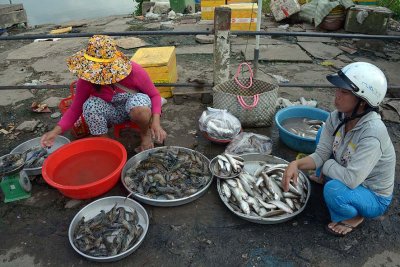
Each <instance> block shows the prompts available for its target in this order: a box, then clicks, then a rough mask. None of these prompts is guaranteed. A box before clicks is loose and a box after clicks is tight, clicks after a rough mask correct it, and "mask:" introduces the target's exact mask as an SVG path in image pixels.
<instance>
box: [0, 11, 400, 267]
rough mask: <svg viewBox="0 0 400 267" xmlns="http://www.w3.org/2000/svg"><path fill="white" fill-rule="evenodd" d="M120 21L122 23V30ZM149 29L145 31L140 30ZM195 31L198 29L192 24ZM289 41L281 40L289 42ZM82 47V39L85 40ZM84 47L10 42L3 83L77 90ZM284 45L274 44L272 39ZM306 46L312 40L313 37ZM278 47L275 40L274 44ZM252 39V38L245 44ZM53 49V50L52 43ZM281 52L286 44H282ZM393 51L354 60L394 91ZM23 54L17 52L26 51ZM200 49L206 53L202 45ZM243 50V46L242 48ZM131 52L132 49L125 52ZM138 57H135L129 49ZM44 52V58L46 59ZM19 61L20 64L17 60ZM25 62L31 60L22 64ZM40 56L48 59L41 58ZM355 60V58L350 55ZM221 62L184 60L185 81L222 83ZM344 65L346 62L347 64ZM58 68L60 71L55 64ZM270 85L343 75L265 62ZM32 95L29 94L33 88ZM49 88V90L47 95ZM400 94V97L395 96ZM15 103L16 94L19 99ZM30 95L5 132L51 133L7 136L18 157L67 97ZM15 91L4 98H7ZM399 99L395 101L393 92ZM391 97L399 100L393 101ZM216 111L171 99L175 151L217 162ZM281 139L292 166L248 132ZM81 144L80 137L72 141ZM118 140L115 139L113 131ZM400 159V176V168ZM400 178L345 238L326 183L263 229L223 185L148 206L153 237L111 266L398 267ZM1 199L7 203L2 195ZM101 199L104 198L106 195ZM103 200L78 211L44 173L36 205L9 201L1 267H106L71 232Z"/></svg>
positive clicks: (110, 22) (327, 99) (311, 94)
mask: <svg viewBox="0 0 400 267" xmlns="http://www.w3.org/2000/svg"><path fill="white" fill-rule="evenodd" d="M128 20H131V18H119V19H117V20H115V21H114V18H111V19H110V18H105V19H104V20H95V21H93V22H91V23H89V24H88V26H87V27H86V28H85V29H84V31H86V32H96V31H100V32H101V31H104V32H107V31H110V32H112V31H124V30H126V29H127V28H128V27H129V25H127V24H126V21H128ZM114 22H115V23H114ZM139 26H140V27H143V25H142V24H140V25H139ZM189 27H194V26H193V25H189ZM52 28H53V26H51V25H50V26H48V27H47V28H46V27H42V28H38V29H33V31H32V32H36V33H46V32H48V31H49V30H50V29H52ZM131 30H132V29H131ZM280 40H281V39H280ZM78 41H79V40H78ZM78 41H72V42H71V41H66V42H59V44H58V45H55V47H56V48H57V49H55V48H54V49H53V50H51V49H47V50H46V49H45V47H46V46H47V45H49V44H48V43H45V44H43V46H42V47H39V49H38V50H33V49H28V48H27V47H25V48H22V47H24V46H27V45H29V44H30V43H31V42H30V41H13V42H11V43H10V42H8V41H7V42H6V41H2V42H0V59H2V61H1V62H0V83H1V84H2V85H13V84H23V83H25V82H32V81H33V80H34V79H44V80H47V81H48V82H54V83H55V84H67V83H69V82H71V80H72V76H71V74H70V73H69V72H68V70H67V69H66V66H65V64H64V60H65V57H66V56H68V55H70V54H71V53H72V52H74V51H76V49H77V47H78V46H80V44H79V42H80V41H79V42H78ZM146 41H148V42H149V43H151V44H153V45H176V46H177V47H178V48H180V43H181V44H183V45H192V44H194V43H195V41H194V39H193V38H192V39H190V38H187V37H180V38H178V37H174V38H171V37H165V38H161V39H160V38H155V37H149V38H147V39H146ZM272 41H274V40H272ZM303 41H304V40H303ZM274 42H275V41H274ZM246 43H247V40H244V44H246ZM49 46H50V45H49ZM278 46H280V44H278ZM387 46H388V47H387V48H389V49H388V51H386V52H387V54H385V55H381V54H380V53H375V52H376V51H375V52H368V51H367V52H365V51H364V50H359V51H358V52H357V53H356V54H355V55H354V56H353V55H352V56H351V60H350V61H353V60H354V61H360V60H362V61H368V62H374V63H376V64H377V65H378V66H380V67H381V68H383V69H384V71H385V73H387V74H388V77H389V80H390V83H391V84H394V85H398V84H399V77H400V76H398V66H399V61H398V58H399V56H398V43H397V42H396V43H389V44H387ZM20 48H22V49H21V50H19V52H16V51H17V49H20ZM198 49H200V48H198ZM232 49H233V50H234V49H235V48H234V47H233V48H232ZM124 52H125V51H124ZM126 52H127V54H128V55H132V54H133V52H134V51H132V50H130V51H126ZM40 53H42V55H41V56H38V54H40ZM10 54H12V55H14V56H15V58H14V57H12V59H10V58H8V57H9V56H10ZM21 57H22V59H21ZM38 58H39V59H38ZM341 60H343V62H348V61H347V60H348V59H347V58H346V57H344V58H341ZM242 61H244V59H243V56H242V55H241V54H240V52H239V50H238V51H236V50H235V51H233V55H232V58H231V66H232V72H233V73H234V72H235V71H236V67H237V65H238V63H240V62H242ZM212 62H213V61H212V55H211V54H208V55H207V54H202V55H178V56H177V63H178V66H177V67H178V73H179V82H186V81H187V79H188V78H199V79H203V80H205V81H211V80H212ZM343 62H339V63H340V64H339V65H341V64H344V63H343ZM54 66H55V67H54ZM259 68H260V69H259V70H260V71H259V72H258V73H259V75H260V76H261V78H260V79H266V78H267V75H266V74H267V73H272V74H279V75H281V76H283V77H285V78H287V79H289V80H290V82H291V83H303V84H304V83H311V84H313V83H315V84H321V83H325V82H326V81H325V78H324V77H325V75H326V74H328V73H331V72H333V71H335V70H337V68H336V69H334V68H329V67H324V66H321V60H316V59H314V60H313V63H301V62H300V63H299V62H296V63H293V62H260V66H259ZM24 91H27V90H24ZM44 91H45V92H44ZM392 92H393V90H392ZM11 93H12V95H13V96H14V95H15V93H16V91H15V92H14V91H13V92H11ZM27 93H29V94H30V96H29V97H27V98H22V99H26V100H25V101H20V100H21V97H20V98H19V100H13V101H16V102H17V104H16V105H15V104H14V102H13V101H10V103H12V104H5V105H4V106H3V105H2V106H1V107H0V113H1V117H0V118H1V124H2V125H1V126H2V127H3V128H5V127H6V126H7V125H8V124H9V123H15V124H16V126H17V125H19V124H20V123H22V122H23V121H24V120H32V119H37V120H40V121H41V123H43V125H44V126H43V127H41V129H40V130H38V131H36V132H28V133H25V132H21V133H20V134H19V135H18V136H17V138H15V139H10V138H9V136H8V135H1V137H0V140H1V146H0V152H1V154H5V153H8V152H9V151H11V150H12V149H13V148H14V147H15V146H17V145H18V144H20V143H22V142H24V141H26V140H29V139H31V138H33V137H37V136H40V135H41V133H42V131H45V130H46V128H47V129H50V128H51V127H53V125H54V124H55V123H56V121H57V120H55V119H50V118H49V116H50V115H49V114H35V113H31V112H29V108H30V105H31V103H32V101H43V100H45V99H47V98H48V97H50V96H59V97H66V96H67V95H68V89H67V88H66V89H65V90H47V91H46V90H39V91H37V92H35V94H34V95H33V94H31V93H30V92H27ZM5 94H6V93H5V92H2V97H1V99H0V100H4V99H5V98H6V96H4V95H5ZM279 96H281V97H285V98H288V99H290V100H292V101H294V100H298V99H299V97H300V96H304V97H305V98H307V99H309V98H314V99H316V100H317V101H318V104H319V107H321V108H323V109H326V110H332V109H333V106H332V100H333V93H332V91H330V90H327V89H309V88H280V90H279ZM388 96H389V95H388ZM389 97H390V96H389ZM206 107H207V106H206V105H203V104H201V102H200V98H199V97H198V98H197V97H188V98H186V99H185V101H184V104H183V105H175V104H173V101H172V100H169V101H168V104H167V106H166V107H165V108H164V109H163V110H164V113H163V118H162V124H163V126H164V128H165V129H166V130H167V132H168V139H167V141H166V145H174V146H182V147H188V148H191V149H195V150H197V151H199V152H201V153H203V154H204V155H205V156H207V157H208V158H210V159H211V158H213V157H214V156H216V155H217V154H220V153H221V152H222V151H224V149H225V146H222V145H216V144H213V143H210V142H209V141H208V140H206V139H205V138H204V137H203V136H201V135H200V134H199V132H198V119H199V117H200V115H201V113H202V111H203V110H205V108H206ZM386 125H387V127H388V129H389V133H390V135H391V138H392V141H393V143H394V146H395V149H396V152H399V150H400V146H399V140H400V139H399V136H400V128H399V125H398V124H394V123H386ZM245 131H253V132H256V133H261V134H264V135H267V136H269V137H271V138H272V140H273V142H274V145H273V152H272V154H273V155H275V156H278V157H281V158H283V159H286V160H288V161H290V160H293V159H294V158H295V157H296V152H294V151H292V150H290V149H288V148H287V147H286V146H285V145H284V144H282V143H281V142H280V141H279V136H278V132H277V129H276V127H275V126H274V125H273V126H271V127H264V128H257V129H245ZM66 136H67V137H69V138H72V137H71V135H69V134H66ZM110 137H112V138H113V135H112V133H111V131H110ZM117 140H118V141H120V142H121V143H123V144H124V146H125V147H126V149H127V151H128V158H130V157H132V156H134V148H135V147H136V146H137V145H138V144H139V143H138V142H139V141H138V138H137V137H135V136H134V135H133V134H132V132H129V131H128V132H123V133H122V135H121V138H120V139H117ZM398 165H399V161H398V163H397V169H398V168H399V166H398ZM399 179H400V178H399V176H398V175H396V181H395V192H394V198H393V202H392V204H391V206H390V208H389V210H388V211H387V212H386V213H385V215H384V216H381V217H379V218H376V219H373V220H367V221H365V222H364V223H363V225H362V227H361V228H359V229H357V230H356V231H355V232H354V233H351V234H350V235H349V236H347V237H345V238H336V237H332V236H330V235H328V234H327V233H326V232H325V231H324V226H325V225H326V224H327V223H328V222H329V214H328V212H327V210H326V207H325V204H324V201H323V198H322V186H320V185H316V184H312V188H311V198H310V199H309V202H308V204H307V206H306V208H305V210H304V211H303V212H302V213H301V214H300V215H299V216H297V217H295V218H294V219H292V220H290V221H288V222H285V223H281V224H276V225H259V224H255V223H250V222H247V221H245V220H242V219H240V218H238V217H237V216H235V215H234V214H232V213H231V212H230V211H229V210H228V209H227V208H226V207H225V205H224V204H223V202H222V201H221V199H220V198H219V196H218V193H217V189H216V181H214V182H213V183H212V184H211V187H210V188H209V190H208V191H207V192H206V194H205V195H204V196H202V197H201V198H199V199H197V200H195V201H193V202H192V203H189V204H186V205H183V206H179V207H171V208H161V207H153V206H149V205H143V206H144V207H145V209H146V210H147V212H148V214H149V217H150V227H149V231H148V233H147V236H146V238H145V240H144V242H143V243H142V245H141V246H140V247H139V249H138V250H137V251H135V252H134V253H133V254H131V255H130V256H128V257H127V258H125V259H123V260H121V261H119V262H116V263H111V264H109V265H110V266H127V265H130V266H398V265H399V262H400V245H399V244H400V242H399V241H400V240H399V239H400V224H399V220H400V217H399V216H400V211H399V190H398V189H399V182H400V180H399ZM127 194H128V192H127V191H126V190H125V188H124V187H123V185H122V183H121V182H119V183H118V184H117V185H116V186H115V187H114V188H113V189H112V190H111V191H109V192H108V193H106V194H105V195H103V196H100V197H99V198H101V197H105V196H112V195H119V196H126V195H127ZM0 199H1V200H2V199H3V195H2V193H0ZM96 199H97V198H96ZM94 200H95V199H90V200H85V201H83V202H80V203H78V204H77V205H75V206H73V207H72V208H67V207H66V205H71V204H73V203H74V202H71V200H70V199H69V198H66V197H64V196H63V195H62V194H60V193H59V192H58V191H57V190H56V189H53V188H51V187H49V186H48V185H47V184H46V183H45V182H44V181H43V179H42V178H41V177H40V176H39V177H36V179H35V180H34V181H33V191H32V196H31V198H29V199H27V200H23V201H17V202H13V203H7V204H5V203H3V202H0V240H1V242H0V266H100V264H99V263H93V262H90V261H88V260H86V259H85V258H83V257H81V256H80V255H79V254H78V253H76V252H75V251H74V250H73V248H72V247H71V245H70V244H69V240H68V235H67V234H68V227H69V224H70V222H71V220H72V218H73V217H74V216H75V214H76V213H77V212H78V211H79V210H80V209H81V208H83V207H84V206H85V205H87V204H89V203H90V202H92V201H94Z"/></svg>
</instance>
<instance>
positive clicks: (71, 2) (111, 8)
mask: <svg viewBox="0 0 400 267" xmlns="http://www.w3.org/2000/svg"><path fill="white" fill-rule="evenodd" d="M10 2H11V3H12V4H23V5H24V9H25V11H26V14H27V16H28V24H29V25H30V26H34V25H40V24H47V23H54V24H58V23H63V22H66V21H70V20H80V19H92V18H98V17H106V16H112V15H125V14H126V15H127V14H132V13H133V12H134V11H135V8H136V6H137V4H136V3H135V2H134V1H133V0H113V1H110V0H96V1H94V0H63V1H54V0H40V1H39V0H11V1H10V0H0V4H10Z"/></svg>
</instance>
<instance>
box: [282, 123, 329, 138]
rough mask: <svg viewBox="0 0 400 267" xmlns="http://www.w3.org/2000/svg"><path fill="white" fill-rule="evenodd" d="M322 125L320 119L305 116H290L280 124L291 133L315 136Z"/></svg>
mask: <svg viewBox="0 0 400 267" xmlns="http://www.w3.org/2000/svg"><path fill="white" fill-rule="evenodd" d="M323 125H324V122H323V121H321V120H311V119H307V118H290V119H286V120H284V121H283V122H282V126H283V127H284V128H285V129H286V130H288V131H289V132H291V133H294V134H295V135H298V136H301V137H308V138H313V139H314V138H315V137H316V136H317V133H318V130H319V128H321V127H322V126H323Z"/></svg>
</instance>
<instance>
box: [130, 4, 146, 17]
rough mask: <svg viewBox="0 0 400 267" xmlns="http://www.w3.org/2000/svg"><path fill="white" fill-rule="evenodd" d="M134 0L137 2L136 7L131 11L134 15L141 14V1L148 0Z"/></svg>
mask: <svg viewBox="0 0 400 267" xmlns="http://www.w3.org/2000/svg"><path fill="white" fill-rule="evenodd" d="M133 1H134V2H136V3H137V8H136V10H135V12H134V13H133V15H134V16H141V15H142V3H143V2H144V1H149V0H133Z"/></svg>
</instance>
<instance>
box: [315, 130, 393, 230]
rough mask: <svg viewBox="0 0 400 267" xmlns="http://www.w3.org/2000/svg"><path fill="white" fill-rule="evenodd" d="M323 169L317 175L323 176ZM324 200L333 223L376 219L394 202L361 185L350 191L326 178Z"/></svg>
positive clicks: (316, 172)
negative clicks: (355, 218)
mask: <svg viewBox="0 0 400 267" xmlns="http://www.w3.org/2000/svg"><path fill="white" fill-rule="evenodd" d="M321 131H322V127H321V128H320V129H319V131H318V134H317V137H316V143H317V144H318V142H319V138H320V136H321ZM321 171H322V168H318V169H317V170H316V171H315V175H316V176H319V175H320V174H321ZM325 182H326V183H325V185H324V199H325V203H326V205H327V206H328V209H329V213H330V215H331V219H332V221H333V222H340V221H343V220H348V219H351V218H354V217H356V216H362V217H365V218H374V217H378V216H380V215H382V214H383V213H384V212H385V211H386V209H387V208H388V206H389V204H390V202H391V201H392V196H389V197H384V196H380V195H377V194H375V193H374V192H373V191H371V190H369V189H367V188H365V187H364V186H362V185H359V186H358V187H356V188H355V189H350V188H349V187H347V186H346V185H345V184H344V183H342V182H341V181H339V180H336V179H332V178H330V177H327V176H325Z"/></svg>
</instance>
